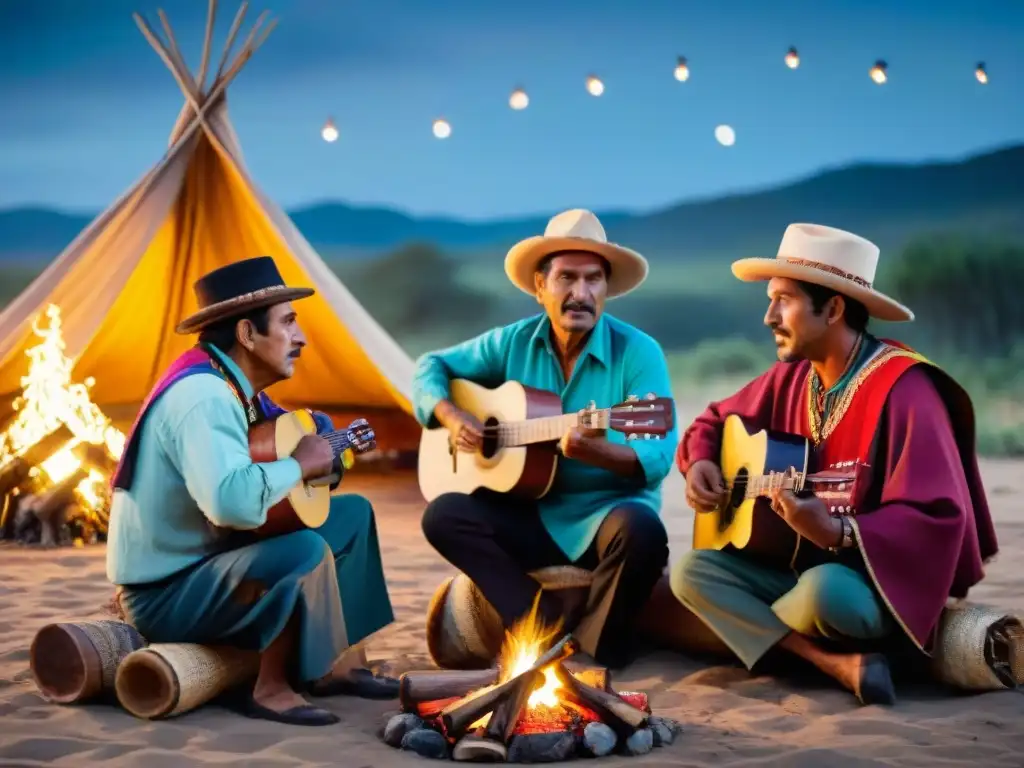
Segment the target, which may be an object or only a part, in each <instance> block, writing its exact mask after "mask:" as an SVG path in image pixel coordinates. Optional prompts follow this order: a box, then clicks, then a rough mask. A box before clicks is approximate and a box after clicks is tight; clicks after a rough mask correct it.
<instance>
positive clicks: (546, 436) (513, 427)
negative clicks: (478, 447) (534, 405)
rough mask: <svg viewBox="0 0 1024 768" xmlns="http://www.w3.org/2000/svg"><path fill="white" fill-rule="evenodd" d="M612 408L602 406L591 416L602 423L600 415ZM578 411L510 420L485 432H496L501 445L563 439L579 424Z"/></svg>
mask: <svg viewBox="0 0 1024 768" xmlns="http://www.w3.org/2000/svg"><path fill="white" fill-rule="evenodd" d="M609 410H610V409H608V408H602V409H600V410H597V411H592V412H591V416H592V418H593V419H594V423H600V421H601V419H600V417H602V416H604V415H605V414H607V413H608V412H609ZM579 423H580V417H579V414H578V413H565V414H562V415H561V416H543V417H540V418H537V419H526V420H524V421H508V422H505V423H503V424H498V425H496V426H494V427H485V428H484V434H485V435H492V434H496V435H497V437H498V442H499V444H500V445H504V446H514V445H529V444H531V443H546V442H551V441H558V440H561V439H562V435H564V434H565V432H566V430H568V429H571V428H572V427H575V426H577V425H579Z"/></svg>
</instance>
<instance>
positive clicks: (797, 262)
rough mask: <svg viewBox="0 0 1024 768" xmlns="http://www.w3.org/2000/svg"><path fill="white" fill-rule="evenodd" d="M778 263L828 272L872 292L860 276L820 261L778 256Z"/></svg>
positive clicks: (867, 282)
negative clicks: (782, 262)
mask: <svg viewBox="0 0 1024 768" xmlns="http://www.w3.org/2000/svg"><path fill="white" fill-rule="evenodd" d="M779 261H784V262H786V263H787V264H793V265H794V266H797V267H810V268H811V269H817V270H819V271H821V272H828V273H829V274H832V275H835V276H836V277H841V278H843V279H844V280H849V281H850V282H853V283H856V284H857V285H860V286H863V287H864V288H867V289H868V290H874V288H872V287H871V283H870V282H869V281H867V280H865V279H864V278H863V277H861V276H860V275H855V274H853V273H852V272H844V271H843V270H841V269H839V268H838V267H833V266H832V265H831V264H822V263H821V262H820V261H811V260H810V259H794V258H792V257H790V256H779Z"/></svg>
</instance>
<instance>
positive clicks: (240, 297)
mask: <svg viewBox="0 0 1024 768" xmlns="http://www.w3.org/2000/svg"><path fill="white" fill-rule="evenodd" d="M193 289H194V290H195V294H196V302H197V303H198V304H199V310H198V311H197V312H195V314H192V315H190V316H189V317H186V318H185V319H184V320H182V321H181V322H180V323H178V327H177V328H175V331H176V332H177V333H196V332H197V331H201V330H202V329H203V328H206V327H207V326H208V325H212V324H213V323H216V322H218V321H220V320H227V319H228V318H231V317H237V316H239V315H244V314H245V313H246V312H249V311H250V310H253V309H260V308H261V307H272V306H274V305H275V304H283V303H284V302H286V301H295V300H296V299H304V298H306V297H308V296H312V295H313V294H314V293H316V291H314V290H313V289H312V288H292V287H289V286H287V285H285V284H284V280H283V279H282V278H281V273H280V272H278V271H277V264H275V263H274V260H273V259H272V258H270V257H269V256H257V257H256V258H253V259H244V260H243V261H235V262H232V263H231V264H228V265H226V266H223V267H220V268H218V269H215V270H213V271H212V272H210V273H209V274H206V275H203V277H201V278H199V279H198V280H196V282H195V285H194V286H193Z"/></svg>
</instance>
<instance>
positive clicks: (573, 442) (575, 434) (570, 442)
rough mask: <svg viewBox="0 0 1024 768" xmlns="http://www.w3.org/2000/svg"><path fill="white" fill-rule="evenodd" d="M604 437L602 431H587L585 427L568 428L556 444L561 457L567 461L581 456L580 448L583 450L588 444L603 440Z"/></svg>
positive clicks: (603, 431)
mask: <svg viewBox="0 0 1024 768" xmlns="http://www.w3.org/2000/svg"><path fill="white" fill-rule="evenodd" d="M604 437H605V430H603V429H587V428H586V427H570V428H569V429H567V430H566V431H565V434H564V435H562V439H561V440H560V441H559V442H558V450H560V451H561V452H562V455H563V456H565V457H566V458H567V459H577V458H579V457H580V455H581V451H580V449H581V448H584V447H585V446H586V444H587V443H588V442H592V441H594V440H603V439H604Z"/></svg>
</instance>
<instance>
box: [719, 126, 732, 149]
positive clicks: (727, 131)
mask: <svg viewBox="0 0 1024 768" xmlns="http://www.w3.org/2000/svg"><path fill="white" fill-rule="evenodd" d="M715 140H716V141H717V142H718V143H719V144H721V145H722V146H723V147H731V146H732V145H733V144H735V143H736V131H734V130H733V128H732V126H731V125H719V126H717V127H716V128H715Z"/></svg>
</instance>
